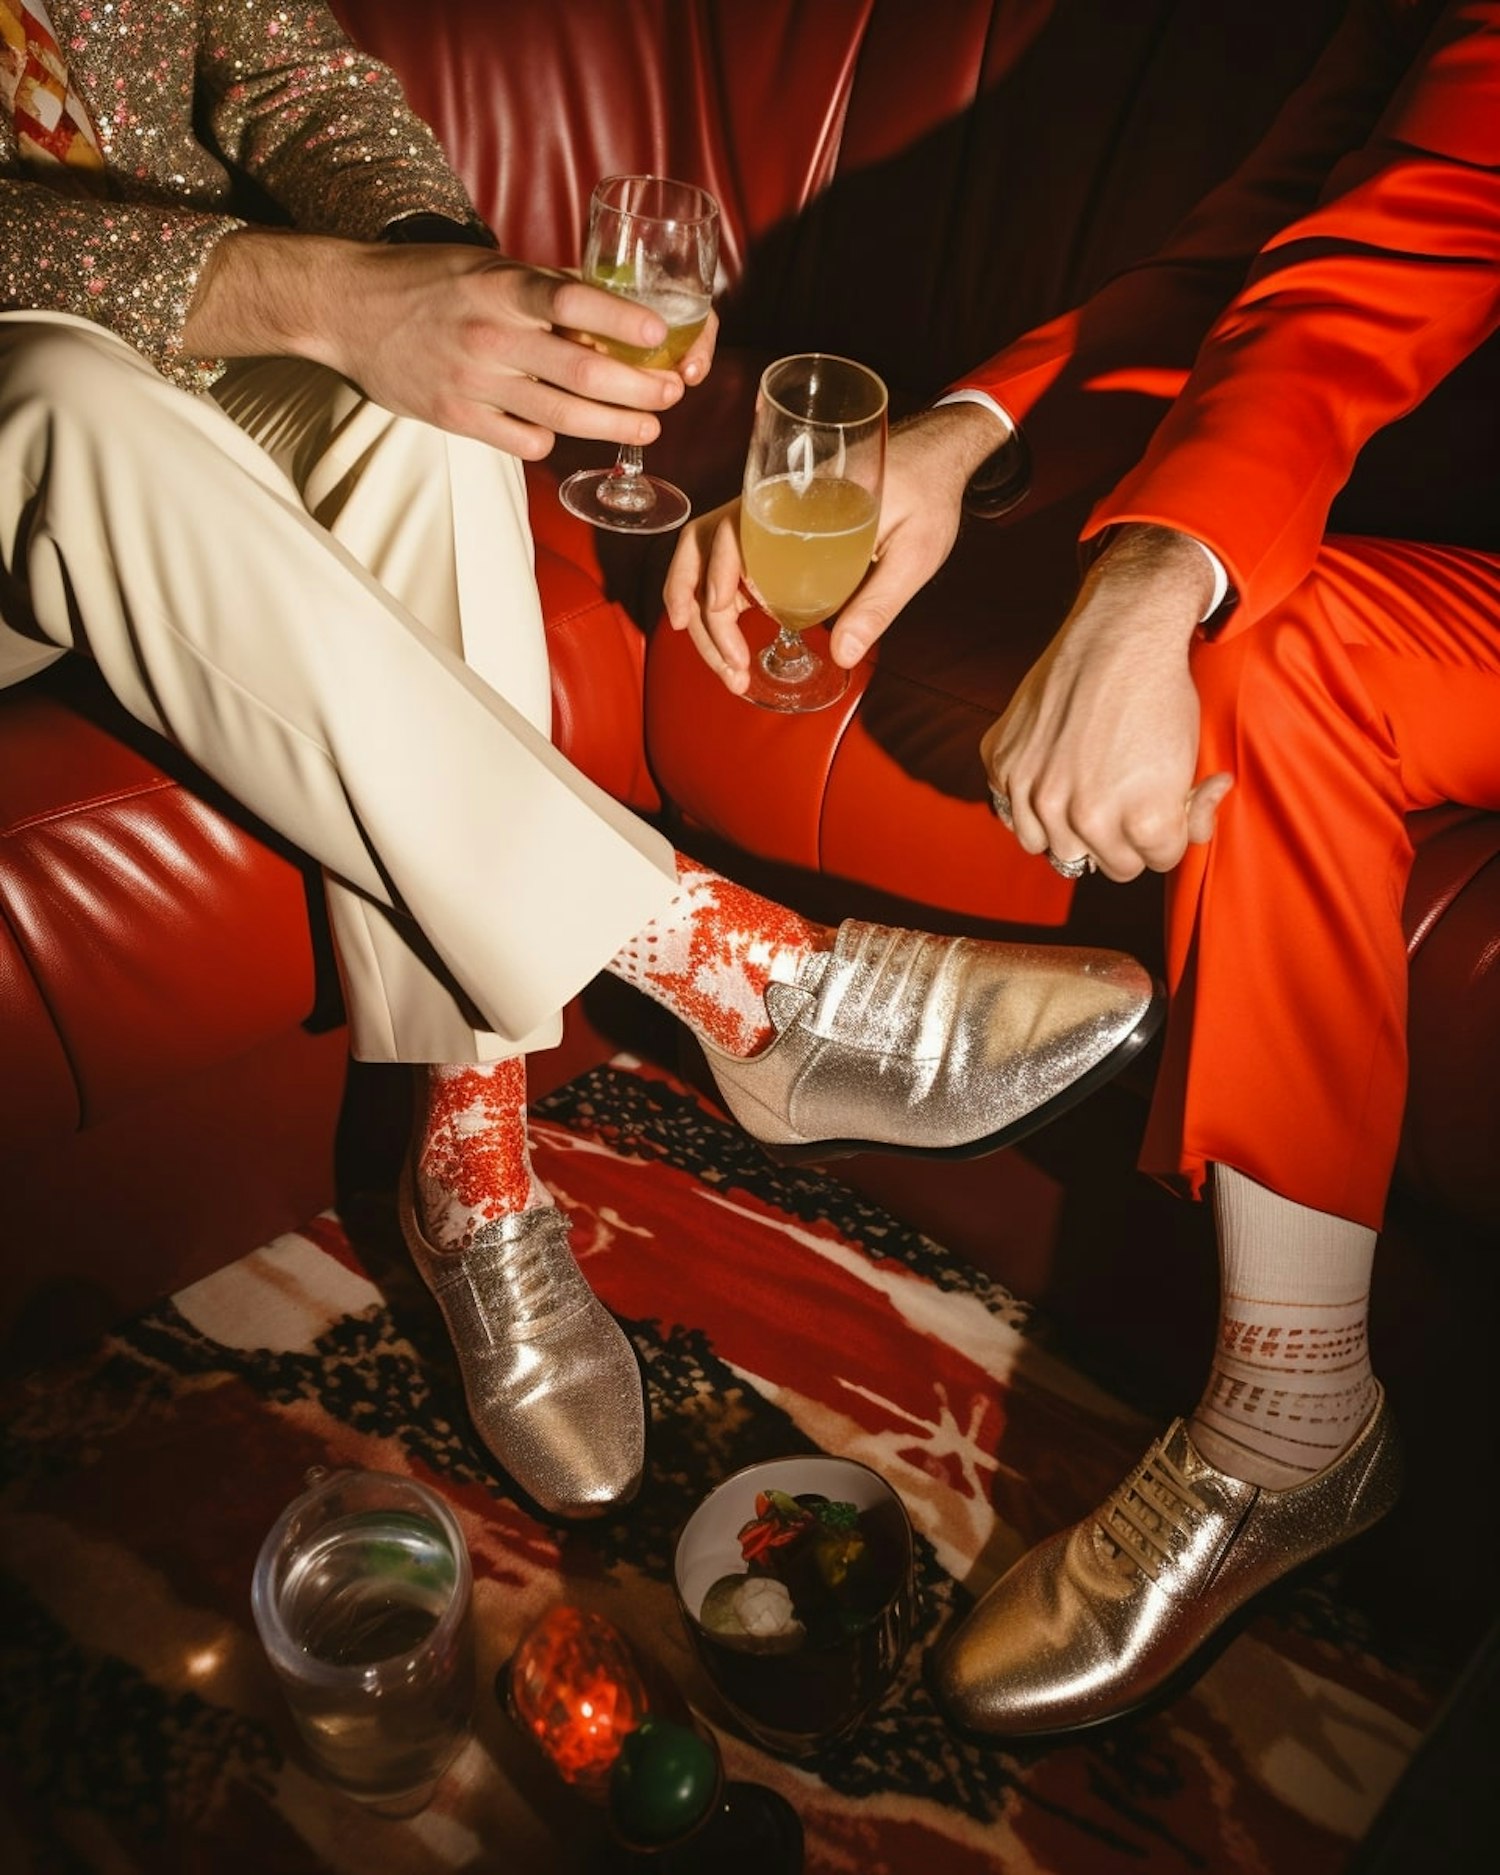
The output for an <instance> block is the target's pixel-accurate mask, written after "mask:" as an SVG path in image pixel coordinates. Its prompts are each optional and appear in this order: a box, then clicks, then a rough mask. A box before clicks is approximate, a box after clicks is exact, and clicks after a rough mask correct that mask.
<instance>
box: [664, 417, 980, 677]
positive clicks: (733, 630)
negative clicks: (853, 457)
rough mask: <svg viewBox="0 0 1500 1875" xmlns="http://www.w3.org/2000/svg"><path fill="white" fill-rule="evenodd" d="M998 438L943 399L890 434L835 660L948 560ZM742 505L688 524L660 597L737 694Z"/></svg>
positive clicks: (743, 648) (871, 638) (869, 637)
mask: <svg viewBox="0 0 1500 1875" xmlns="http://www.w3.org/2000/svg"><path fill="white" fill-rule="evenodd" d="M999 440H1000V430H999V426H998V425H997V424H996V422H995V419H994V417H993V416H992V415H990V413H989V412H988V411H986V410H984V409H983V408H982V407H980V406H978V405H975V404H945V405H943V406H942V408H940V409H937V410H927V411H924V412H923V413H922V414H921V415H920V416H917V417H913V418H910V419H909V420H908V421H907V422H905V423H903V424H899V425H898V426H897V427H896V428H895V429H894V430H893V431H892V432H891V438H890V447H889V451H888V453H887V457H886V470H885V491H884V495H883V498H882V501H881V506H880V528H879V533H878V534H877V536H876V541H875V559H874V564H873V567H872V570H871V572H870V573H869V574H868V575H867V577H866V578H865V580H864V581H863V583H862V584H861V585H860V588H859V590H858V592H857V593H856V594H855V596H854V598H853V600H852V601H851V602H850V603H849V605H848V606H846V607H845V609H844V611H843V612H842V613H841V614H840V615H839V616H838V617H837V618H836V619H835V620H834V622H833V637H832V644H831V652H832V656H833V661H834V663H835V664H840V665H842V666H844V668H845V669H849V668H851V667H852V666H853V665H855V664H857V663H858V662H859V661H860V659H861V658H862V657H863V656H864V655H865V653H866V652H867V651H868V650H869V649H870V647H871V645H873V644H874V643H875V641H876V639H877V638H879V637H880V636H881V634H882V633H883V632H884V631H885V630H886V628H887V626H889V625H890V623H891V621H892V620H893V619H894V618H895V617H896V615H897V613H899V612H900V611H901V609H902V607H903V606H904V605H906V603H907V602H908V600H910V599H911V598H912V597H913V595H914V594H916V593H917V592H919V591H920V590H921V588H922V587H923V586H925V585H926V583H927V581H928V580H929V579H931V578H932V576H933V574H934V573H935V572H936V571H937V570H938V568H939V567H940V566H941V565H942V564H943V562H944V560H946V559H947V557H948V555H949V553H950V552H951V551H952V548H953V542H954V540H955V539H956V538H957V536H958V524H959V520H960V518H961V514H962V505H963V494H964V487H965V485H966V484H967V482H968V479H969V477H970V476H971V475H972V474H973V472H974V470H975V468H977V466H978V465H979V463H981V462H982V461H983V460H984V459H985V457H986V456H988V455H989V454H990V453H991V452H992V451H993V450H994V448H995V446H996V443H997V442H998V441H999ZM739 511H740V504H739V503H738V502H737V501H733V502H730V503H729V504H728V505H727V506H725V507H723V508H716V509H715V510H714V511H713V512H712V513H711V514H705V515H700V516H698V517H697V518H696V519H694V520H692V521H690V522H689V523H688V525H687V526H686V527H685V528H684V529H683V530H682V534H681V535H680V537H679V539H678V543H677V549H676V552H675V553H674V554H673V556H672V564H671V566H670V568H669V569H668V571H667V580H666V587H665V590H664V593H663V597H664V600H665V603H666V611H667V619H668V622H669V623H670V624H671V626H672V628H673V630H674V631H685V632H688V633H689V634H690V635H691V637H692V639H693V642H694V644H695V645H696V646H697V647H698V651H699V653H700V655H701V656H702V658H703V661H704V662H705V663H706V664H707V665H708V667H709V669H710V670H711V671H713V672H714V674H715V675H716V676H717V677H719V678H720V679H721V680H722V682H723V683H724V684H725V686H726V687H727V688H728V689H729V690H731V691H733V692H734V694H735V695H736V696H739V695H742V694H743V692H744V690H745V688H746V686H747V685H748V684H749V681H750V677H749V670H750V652H749V648H748V646H747V645H746V643H745V634H744V633H743V632H742V631H741V630H740V615H741V613H743V612H744V611H745V609H746V607H747V606H749V605H751V604H753V603H754V602H753V600H752V599H751V598H750V595H749V594H748V593H747V592H746V590H745V584H744V580H745V564H744V560H743V559H742V558H741V555H740V538H739Z"/></svg>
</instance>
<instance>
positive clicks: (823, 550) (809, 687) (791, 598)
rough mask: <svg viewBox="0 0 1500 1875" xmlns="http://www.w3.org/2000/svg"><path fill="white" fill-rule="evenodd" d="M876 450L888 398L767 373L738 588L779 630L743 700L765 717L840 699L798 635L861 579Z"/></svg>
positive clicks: (792, 370)
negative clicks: (758, 707) (765, 713)
mask: <svg viewBox="0 0 1500 1875" xmlns="http://www.w3.org/2000/svg"><path fill="white" fill-rule="evenodd" d="M885 443H886V390H885V386H884V384H882V383H881V381H880V379H879V378H878V377H876V375H875V373H874V372H873V371H871V370H869V369H868V368H867V367H866V366H864V365H860V364H856V363H854V361H853V360H852V359H849V358H836V357H833V356H831V355H829V354H827V353H824V352H807V353H801V354H799V355H797V356H796V357H792V358H779V359H777V361H776V362H775V363H774V364H772V365H768V366H767V367H766V370H765V372H764V374H763V375H762V377H761V381H760V390H759V393H758V395H757V397H756V400H755V422H754V426H753V428H752V431H751V436H750V448H749V453H748V455H747V456H746V459H745V484H744V495H743V499H742V501H741V503H740V551H741V553H742V555H743V557H744V562H745V579H746V584H747V585H748V586H749V588H750V591H751V593H752V595H753V596H754V598H755V600H756V602H757V604H758V605H759V606H760V607H761V609H762V610H763V611H764V612H766V613H768V614H769V615H770V617H771V618H772V619H774V620H775V622H776V625H777V627H778V630H777V634H776V637H775V638H774V639H773V640H772V642H771V643H770V644H769V645H767V646H766V647H765V649H764V650H763V651H761V652H760V654H759V655H758V656H757V657H755V658H752V659H751V663H750V687H749V689H748V690H746V691H745V693H744V694H745V695H746V696H747V697H748V698H749V700H750V701H751V702H752V703H758V704H760V705H761V707H762V708H763V709H768V710H782V711H803V710H821V709H826V708H827V707H828V705H829V704H830V703H836V702H837V701H838V699H839V698H840V697H841V696H842V695H843V694H844V691H845V690H846V689H847V688H848V685H849V673H848V672H847V671H844V670H840V669H839V667H838V666H837V665H836V664H834V663H832V662H831V661H830V660H829V659H828V658H826V657H824V656H822V655H821V654H820V653H819V652H817V651H814V650H813V649H812V648H811V647H810V646H809V645H808V644H807V642H806V640H805V639H804V638H803V636H802V634H803V632H804V631H805V630H806V629H807V627H808V626H809V625H818V624H821V623H822V622H823V620H824V619H827V618H831V617H832V616H833V614H834V613H835V612H837V611H838V609H839V607H840V606H842V605H843V603H844V601H845V600H846V599H847V598H848V597H849V595H850V594H851V593H852V592H853V591H854V589H855V587H856V586H857V585H858V584H859V582H860V581H861V579H863V578H864V575H865V571H866V569H867V568H868V566H869V564H870V556H871V554H872V553H873V552H874V548H875V527H876V522H877V521H878V520H879V518H880V493H881V485H882V482H883V479H884V476H885Z"/></svg>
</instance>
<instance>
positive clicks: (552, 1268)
mask: <svg viewBox="0 0 1500 1875" xmlns="http://www.w3.org/2000/svg"><path fill="white" fill-rule="evenodd" d="M532 1215H533V1214H531V1213H523V1214H522V1216H521V1218H518V1219H515V1220H510V1219H507V1220H506V1223H505V1225H502V1226H501V1227H500V1228H499V1229H496V1230H494V1231H493V1234H492V1235H491V1237H490V1239H489V1241H488V1242H486V1241H483V1240H481V1242H480V1243H478V1244H476V1245H475V1246H474V1247H473V1248H472V1249H471V1250H470V1251H469V1252H467V1253H466V1255H465V1256H464V1258H463V1260H462V1263H461V1264H460V1265H459V1267H458V1268H456V1269H455V1270H454V1272H453V1275H452V1277H451V1278H450V1279H449V1280H450V1282H458V1281H462V1282H465V1283H467V1284H468V1286H469V1288H470V1290H471V1292H472V1294H473V1297H474V1301H475V1304H476V1306H477V1307H478V1309H479V1311H480V1314H481V1315H482V1316H483V1317H484V1319H485V1320H486V1321H487V1322H488V1323H489V1324H490V1326H491V1329H492V1331H494V1330H498V1331H499V1332H500V1333H501V1335H502V1336H503V1335H505V1334H507V1333H514V1332H515V1331H517V1330H519V1329H523V1328H531V1329H535V1328H536V1327H537V1326H538V1325H539V1324H541V1323H542V1322H545V1321H549V1320H551V1319H553V1318H559V1317H562V1316H566V1315H570V1314H572V1313H573V1311H574V1310H576V1309H578V1308H580V1307H581V1306H583V1305H584V1304H585V1303H586V1302H587V1301H588V1299H589V1291H588V1288H587V1284H586V1282H585V1280H584V1278H583V1276H582V1274H581V1272H580V1271H579V1268H578V1264H577V1261H576V1259H575V1258H574V1256H573V1252H572V1249H571V1248H570V1246H569V1243H568V1230H567V1225H566V1224H565V1223H563V1222H561V1221H560V1220H557V1221H555V1220H553V1219H552V1218H547V1219H545V1220H544V1221H539V1222H532V1223H531V1228H529V1229H528V1228H525V1223H526V1222H527V1221H529V1220H531V1219H532ZM507 1226H508V1228H507Z"/></svg>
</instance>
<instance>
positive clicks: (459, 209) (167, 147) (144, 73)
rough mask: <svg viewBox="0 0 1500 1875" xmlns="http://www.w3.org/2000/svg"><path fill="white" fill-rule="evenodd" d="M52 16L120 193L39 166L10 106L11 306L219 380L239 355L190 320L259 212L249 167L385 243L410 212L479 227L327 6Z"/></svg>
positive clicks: (3, 292)
mask: <svg viewBox="0 0 1500 1875" xmlns="http://www.w3.org/2000/svg"><path fill="white" fill-rule="evenodd" d="M48 12H49V14H50V16H51V20H52V24H53V27H54V30H55V31H56V34H57V38H58V42H59V44H60V45H61V47H62V50H63V53H64V56H65V57H66V59H67V61H68V69H69V73H70V76H71V78H72V81H73V84H74V86H75V88H76V89H77V90H78V91H79V92H80V93H81V95H82V96H83V98H84V99H85V101H86V102H87V104H88V106H89V108H90V110H91V111H92V113H93V118H94V122H95V124H96V125H97V127H98V131H99V140H100V144H101V146H102V149H103V153H104V160H105V165H106V169H107V177H108V194H107V196H105V197H102V198H100V197H95V196H91V195H88V194H85V193H82V192H81V191H78V190H77V189H75V188H72V187H70V186H69V177H68V175H67V173H66V172H57V171H49V172H46V173H43V172H41V171H36V172H30V171H28V170H27V168H26V167H25V165H24V164H23V163H22V162H21V161H20V158H19V156H18V154H17V150H16V139H15V132H14V128H13V126H12V124H11V122H10V119H9V114H8V113H6V112H4V111H0V308H3V309H4V310H5V311H31V310H42V311H49V312H68V313H74V314H77V315H78V316H79V317H81V318H85V319H92V320H94V321H95V322H96V323H98V324H100V325H103V326H108V327H109V328H110V330H111V331H114V332H117V333H118V334H119V335H120V336H121V337H122V338H124V339H126V340H128V341H129V342H130V344H132V345H134V346H135V347H136V348H137V349H138V350H139V351H141V352H142V353H144V354H145V356H146V357H147V358H149V359H150V360H151V362H152V363H153V364H154V365H155V366H156V367H157V369H158V370H160V371H161V372H162V373H163V374H164V375H166V376H167V377H169V378H171V379H172V380H173V381H174V382H175V383H178V384H182V385H185V386H187V387H188V388H189V389H202V388H206V386H207V385H209V384H210V383H212V382H213V380H214V378H215V377H217V375H218V373H219V371H220V370H221V369H222V363H221V361H219V360H214V359H196V358H192V357H189V356H188V355H186V354H185V353H184V352H183V350H182V328H183V324H184V322H185V321H186V319H187V314H188V309H189V307H190V306H191V304H192V299H193V294H194V292H195V290H196V288H197V283H198V279H199V276H200V274H201V272H202V270H203V267H204V264H205V263H206V261H207V260H208V257H209V255H210V254H211V253H212V252H213V249H214V246H215V245H216V243H217V242H219V241H220V240H222V238H223V237H224V236H225V235H226V234H227V233H229V232H230V231H231V230H232V229H235V228H239V227H243V226H244V225H245V223H244V220H243V219H242V217H241V216H240V215H239V214H237V213H236V212H235V211H236V207H237V199H236V195H235V184H234V181H233V178H232V173H231V172H232V170H239V171H241V172H243V174H244V175H246V176H248V177H249V178H250V180H251V182H253V183H254V184H255V185H256V187H257V188H259V189H260V190H262V191H263V192H264V193H265V194H266V195H267V196H269V197H270V199H271V201H272V202H273V203H274V204H275V205H276V207H277V208H278V209H279V210H280V211H281V212H282V214H283V215H284V216H285V218H286V220H287V221H288V222H289V223H290V225H291V226H293V227H296V228H300V229H304V230H307V231H309V232H312V233H318V234H337V235H343V236H346V237H348V238H351V239H355V240H371V239H374V238H375V237H376V236H377V235H378V234H379V233H380V231H381V230H382V229H383V228H385V227H386V226H387V225H388V224H389V223H390V222H392V221H395V220H396V219H397V218H398V217H400V216H402V215H411V214H440V215H447V216H450V217H452V218H453V219H454V220H456V221H461V222H467V223H470V224H477V217H476V215H475V212H474V208H473V205H472V204H471V202H470V201H469V198H468V195H467V192H466V191H465V189H464V187H463V185H462V183H460V182H459V180H458V179H457V177H455V176H454V174H453V172H452V170H451V168H450V167H449V165H448V163H447V161H446V159H445V158H444V156H443V153H442V151H441V149H440V148H439V146H438V143H437V140H436V138H435V137H434V136H433V134H432V132H431V131H430V130H429V129H428V127H427V126H426V125H425V124H424V123H422V121H421V120H420V119H419V118H418V117H417V116H416V115H415V114H414V113H413V112H412V110H411V109H410V107H409V106H408V105H407V103H406V101H405V99H404V98H403V96H402V93H401V88H400V86H399V84H398V83H397V80H396V78H395V76H394V74H393V73H392V72H391V71H390V70H389V69H388V67H386V66H384V65H382V64H380V63H379V62H378V61H377V60H375V59H371V58H369V57H367V56H366V55H365V54H364V53H362V52H359V51H357V50H356V49H355V48H354V46H352V45H351V44H350V42H349V40H348V39H347V37H346V36H345V35H344V33H343V32H342V31H341V29H340V28H339V26H338V24H337V22H336V21H335V20H334V18H333V16H332V15H331V14H330V13H329V11H328V10H327V8H326V7H323V6H317V5H301V6H274V5H270V4H267V3H266V0H177V3H167V4H163V3H162V0H48ZM195 110H196V112H197V117H198V122H199V123H200V124H201V126H202V127H203V136H202V137H201V138H200V135H199V134H198V132H197V131H196V130H195V128H194V119H195ZM205 138H206V139H210V140H211V141H205V140H204V139H205Z"/></svg>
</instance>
